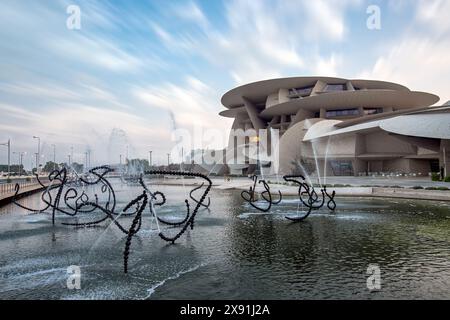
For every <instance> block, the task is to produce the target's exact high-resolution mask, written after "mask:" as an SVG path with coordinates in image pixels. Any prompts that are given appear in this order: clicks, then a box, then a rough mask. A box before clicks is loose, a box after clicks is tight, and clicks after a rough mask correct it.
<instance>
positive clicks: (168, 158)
mask: <svg viewBox="0 0 450 320" xmlns="http://www.w3.org/2000/svg"><path fill="white" fill-rule="evenodd" d="M167 166H168V167H169V166H170V153H168V154H167Z"/></svg>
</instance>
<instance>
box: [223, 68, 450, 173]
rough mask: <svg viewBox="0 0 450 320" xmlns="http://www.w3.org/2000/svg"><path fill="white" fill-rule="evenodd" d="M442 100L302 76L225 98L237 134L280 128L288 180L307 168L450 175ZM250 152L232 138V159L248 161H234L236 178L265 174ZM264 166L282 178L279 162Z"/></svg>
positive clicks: (395, 87)
mask: <svg viewBox="0 0 450 320" xmlns="http://www.w3.org/2000/svg"><path fill="white" fill-rule="evenodd" d="M438 101H439V97H438V96H436V95H434V94H430V93H425V92H417V91H411V90H409V89H408V88H406V87H405V86H402V85H400V84H396V83H391V82H384V81H372V80H348V79H341V78H330V77H294V78H282V79H273V80H264V81H259V82H254V83H250V84H246V85H243V86H240V87H237V88H234V89H232V90H230V91H228V92H227V93H226V94H225V95H224V96H223V97H222V104H223V105H224V106H225V107H226V108H227V110H224V111H222V112H220V115H221V116H224V117H230V118H234V122H233V126H232V128H233V129H242V130H250V129H255V130H259V129H278V130H279V134H280V140H279V149H278V151H279V167H278V168H277V173H280V174H290V173H294V172H298V170H299V169H301V170H306V171H310V173H311V172H314V171H316V173H319V174H320V175H324V174H326V175H367V174H373V173H378V174H393V173H395V174H398V173H406V174H409V173H415V174H420V175H428V174H429V173H430V172H440V173H441V174H442V175H448V174H450V171H449V163H450V142H449V141H450V140H449V139H450V113H449V112H450V106H449V105H444V106H440V107H430V106H432V105H434V104H436V103H437V102H438ZM242 152H243V148H241V147H240V146H238V145H236V141H235V138H234V137H230V140H229V145H228V148H227V150H226V153H227V154H230V153H232V154H233V155H234V157H238V158H239V157H244V161H243V162H242V161H238V162H237V163H235V164H233V162H232V161H231V162H230V161H229V160H228V161H227V162H228V167H229V171H230V173H234V174H250V173H254V172H255V171H258V170H261V165H252V164H250V161H247V160H248V159H245V157H247V156H246V155H244V154H242ZM229 158H230V157H229V156H228V159H229ZM317 164H318V165H317ZM262 167H264V168H262V170H264V171H267V172H270V171H272V172H273V171H274V170H273V169H274V163H272V162H271V161H262ZM317 167H319V169H318V170H317V169H316V168H317ZM317 171H319V172H317Z"/></svg>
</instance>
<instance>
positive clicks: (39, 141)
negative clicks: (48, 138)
mask: <svg viewBox="0 0 450 320" xmlns="http://www.w3.org/2000/svg"><path fill="white" fill-rule="evenodd" d="M33 139H38V152H37V154H36V173H37V174H39V160H40V157H41V138H40V137H37V136H33Z"/></svg>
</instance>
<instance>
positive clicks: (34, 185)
mask: <svg viewBox="0 0 450 320" xmlns="http://www.w3.org/2000/svg"><path fill="white" fill-rule="evenodd" d="M43 183H44V185H48V184H49V182H43ZM42 189H43V187H42V186H41V185H40V184H39V183H38V182H22V183H20V189H19V193H18V197H23V196H26V195H29V194H32V193H35V192H37V191H40V190H42ZM15 193H16V192H15V183H7V184H2V185H0V205H5V204H7V203H10V202H11V201H12V199H13V197H14V195H15Z"/></svg>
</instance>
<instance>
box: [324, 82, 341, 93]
mask: <svg viewBox="0 0 450 320" xmlns="http://www.w3.org/2000/svg"><path fill="white" fill-rule="evenodd" d="M345 89H346V85H345V84H329V85H327V86H326V87H325V90H324V91H325V92H335V91H345Z"/></svg>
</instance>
